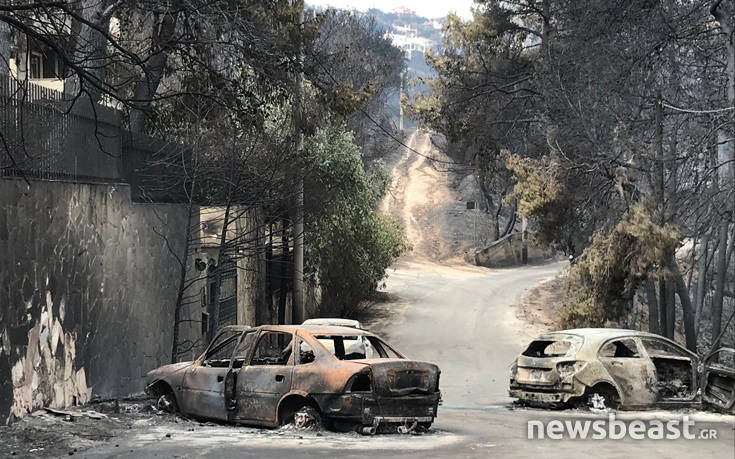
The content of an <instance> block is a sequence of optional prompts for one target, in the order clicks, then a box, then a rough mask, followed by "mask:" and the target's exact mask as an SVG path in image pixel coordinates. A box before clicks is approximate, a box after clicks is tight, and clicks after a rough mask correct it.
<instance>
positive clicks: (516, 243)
mask: <svg viewBox="0 0 735 459" xmlns="http://www.w3.org/2000/svg"><path fill="white" fill-rule="evenodd" d="M527 247H528V262H529V263H535V262H539V261H542V260H545V259H548V258H551V257H552V256H553V255H554V253H553V251H552V250H550V249H548V248H545V247H540V246H539V245H538V244H536V243H535V242H534V241H533V237H532V236H530V235H529V241H528V243H527ZM522 248H523V241H522V240H521V233H512V234H509V235H507V236H505V237H504V238H500V239H498V240H497V241H495V242H493V243H492V244H490V245H488V246H487V247H484V248H481V249H476V250H474V251H471V252H469V253H468V254H467V261H468V262H470V263H473V264H475V265H478V266H485V267H487V268H503V267H508V266H518V265H521V264H522V258H521V254H522Z"/></svg>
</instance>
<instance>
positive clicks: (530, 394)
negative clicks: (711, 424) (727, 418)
mask: <svg viewBox="0 0 735 459" xmlns="http://www.w3.org/2000/svg"><path fill="white" fill-rule="evenodd" d="M734 357H735V350H733V349H731V348H720V349H718V350H716V351H714V352H712V353H710V354H709V355H708V356H706V357H705V358H703V359H700V358H699V357H698V356H697V355H696V354H694V353H692V352H690V351H688V350H687V349H685V348H683V347H682V346H679V345H678V344H676V343H675V342H673V341H672V340H669V339H667V338H664V337H663V336H659V335H654V334H651V333H645V332H640V331H635V330H621V329H608V328H584V329H574V330H562V331H558V332H552V333H546V334H544V335H541V336H540V337H539V338H537V339H535V340H534V341H532V342H531V343H530V344H529V345H528V347H527V348H526V350H525V351H523V352H522V353H521V355H519V356H518V358H517V359H516V361H515V362H514V363H513V365H512V367H511V376H510V396H511V397H513V398H516V399H518V400H519V401H520V402H522V403H525V404H529V405H536V406H543V407H564V406H569V405H577V404H586V405H589V406H592V407H595V408H621V409H647V408H653V407H682V406H692V405H700V404H702V403H704V404H707V405H709V406H711V407H714V408H715V409H717V410H720V411H726V412H735V367H734V366H733V358H734Z"/></svg>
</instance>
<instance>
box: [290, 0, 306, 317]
mask: <svg viewBox="0 0 735 459" xmlns="http://www.w3.org/2000/svg"><path fill="white" fill-rule="evenodd" d="M292 5H299V19H298V21H299V23H298V28H299V33H298V38H297V40H298V67H299V68H298V69H297V72H296V79H295V80H296V81H295V83H296V84H295V86H296V91H295V95H294V121H295V122H294V127H295V131H296V153H297V156H298V157H299V162H300V160H301V158H302V157H303V155H302V154H301V153H302V151H303V149H304V134H303V130H302V117H303V107H302V105H303V79H304V76H303V72H302V67H303V63H304V55H303V30H304V2H303V0H293V3H292ZM299 166H301V164H299ZM297 170H298V172H297V174H298V177H297V178H296V203H295V206H294V207H295V209H294V210H295V212H294V219H293V231H294V235H293V238H294V241H293V306H292V310H291V315H292V323H294V324H300V323H301V322H303V321H304V315H305V311H304V296H305V295H304V177H303V175H302V171H301V169H300V168H297Z"/></svg>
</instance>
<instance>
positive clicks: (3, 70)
mask: <svg viewBox="0 0 735 459" xmlns="http://www.w3.org/2000/svg"><path fill="white" fill-rule="evenodd" d="M9 74H10V25H9V24H8V23H7V22H3V21H0V76H7V75H9Z"/></svg>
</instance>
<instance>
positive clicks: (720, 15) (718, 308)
mask: <svg viewBox="0 0 735 459" xmlns="http://www.w3.org/2000/svg"><path fill="white" fill-rule="evenodd" d="M721 4H722V0H717V1H716V2H714V3H713V4H712V6H711V7H710V13H711V14H712V16H713V17H714V18H715V19H716V20H717V22H718V23H719V26H720V30H722V33H723V35H724V36H725V49H726V50H727V76H728V80H727V100H728V104H729V106H733V105H734V104H735V35H733V32H734V31H733V26H732V23H731V22H730V21H731V16H732V11H731V10H730V11H723V9H722V5H721ZM729 116H732V114H730V115H729ZM728 128H729V129H728ZM733 128H735V126H734V125H733V123H732V120H731V122H730V123H729V126H728V127H726V128H723V129H721V130H720V131H719V132H718V149H717V156H718V161H717V172H716V173H715V180H717V179H719V180H720V183H719V184H716V186H718V188H725V189H727V187H728V186H735V183H733V179H732V178H731V177H730V173H729V171H730V170H731V168H732V165H731V164H730V163H729V161H730V160H731V159H735V143H734V142H733V138H732V137H733V130H734V129H733ZM725 196H726V198H725V202H726V204H725V206H726V207H727V210H732V206H733V203H732V202H731V201H732V200H733V199H732V194H731V193H729V192H726V193H725ZM718 233H719V234H718V239H719V241H718V243H719V246H720V247H719V249H718V251H717V258H716V263H715V294H714V297H713V298H712V336H713V338H715V339H716V338H717V337H718V336H719V335H720V331H721V329H722V300H723V294H724V291H725V284H726V282H727V265H728V263H727V261H728V260H727V246H728V221H727V219H726V218H725V216H724V215H721V216H720V224H719V231H718ZM712 346H713V347H716V346H717V343H716V342H713V343H712Z"/></svg>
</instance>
